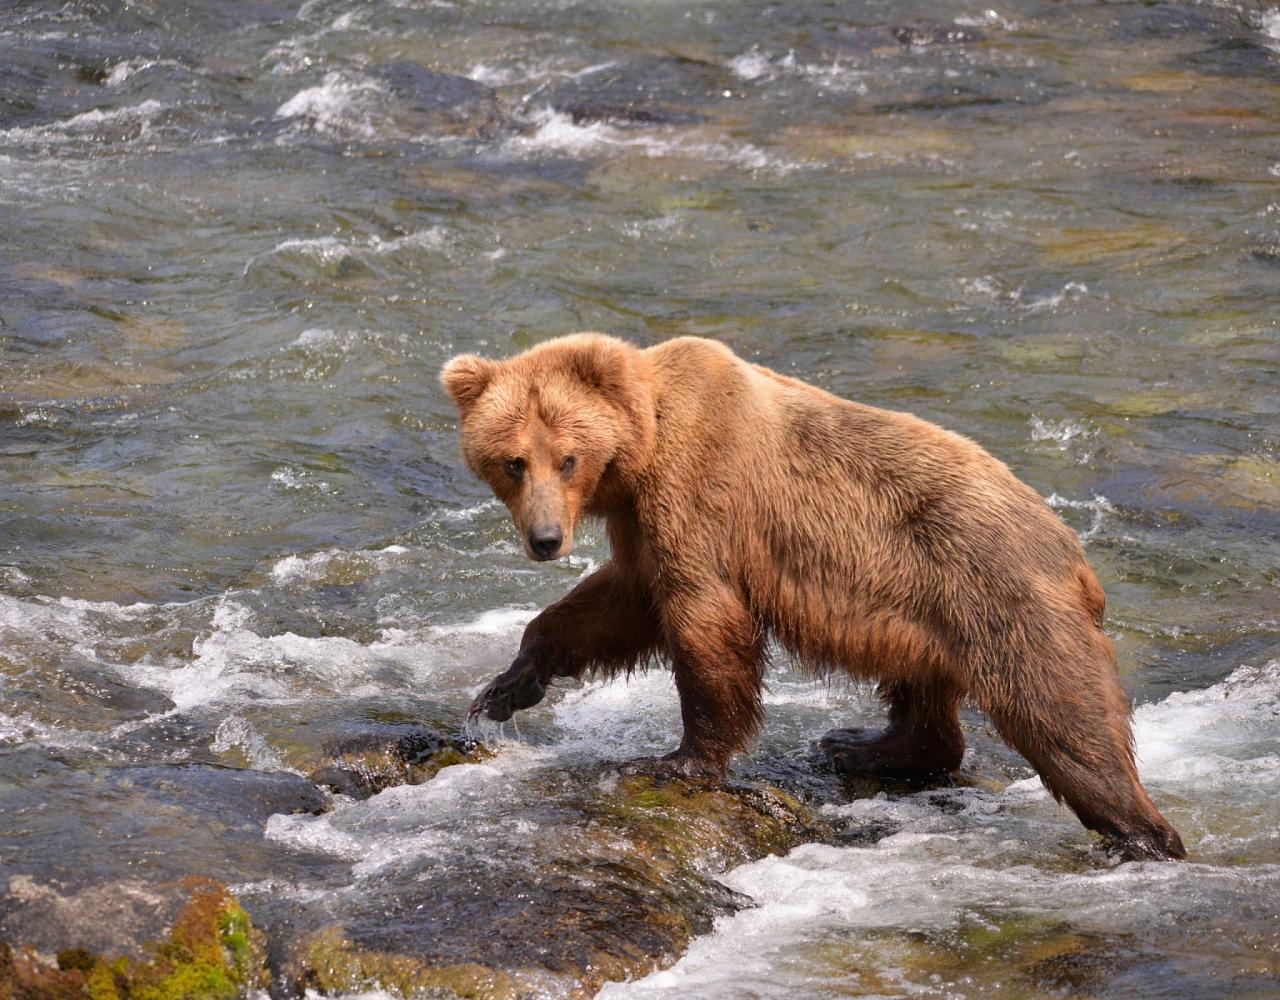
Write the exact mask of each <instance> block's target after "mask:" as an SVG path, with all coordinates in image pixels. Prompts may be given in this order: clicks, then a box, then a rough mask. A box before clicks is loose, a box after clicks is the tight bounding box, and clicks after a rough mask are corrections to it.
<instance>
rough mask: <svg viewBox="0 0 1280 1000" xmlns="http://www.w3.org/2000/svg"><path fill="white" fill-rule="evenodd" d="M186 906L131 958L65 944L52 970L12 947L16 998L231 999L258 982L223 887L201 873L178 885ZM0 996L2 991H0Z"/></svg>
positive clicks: (258, 951) (253, 946)
mask: <svg viewBox="0 0 1280 1000" xmlns="http://www.w3.org/2000/svg"><path fill="white" fill-rule="evenodd" d="M179 887H180V888H181V889H182V890H183V891H185V892H187V893H188V894H189V895H188V899H187V902H186V904H185V905H184V906H183V907H182V909H181V910H180V911H179V913H178V916H177V918H176V919H175V920H174V924H173V929H172V931H171V932H170V934H169V937H168V938H167V939H165V940H163V941H156V942H152V943H150V944H149V945H147V946H146V948H145V951H146V957H145V958H142V959H138V960H130V959H128V958H123V957H120V958H110V957H104V956H100V955H94V954H93V953H91V952H89V951H86V950H85V949H83V948H69V949H66V950H64V951H61V952H59V953H58V968H57V969H56V970H53V969H49V968H47V967H45V966H43V965H42V964H41V963H40V962H39V961H38V960H36V959H35V957H34V956H32V955H30V954H26V953H20V954H19V955H18V956H17V958H16V959H15V960H14V961H13V963H12V968H13V972H12V973H11V978H12V979H13V980H14V981H15V982H16V983H17V984H18V989H17V990H16V991H15V995H18V996H28V995H30V996H42V997H43V996H48V997H56V996H79V997H84V996H86V995H87V996H88V997H89V998H90V1000H231V998H233V997H236V996H239V995H240V994H241V993H243V992H247V991H248V990H249V989H250V988H252V987H258V986H264V985H265V984H266V967H265V963H264V959H263V952H262V947H261V944H260V941H259V935H258V932H257V931H255V930H254V929H253V925H252V924H251V923H250V921H249V915H248V914H247V913H245V911H244V910H243V909H242V908H241V907H240V904H239V903H237V902H236V901H235V899H234V898H233V897H232V896H231V894H230V893H229V892H227V890H226V888H225V887H224V886H222V885H219V884H218V883H216V882H212V881H210V880H208V879H200V878H190V879H184V880H183V882H181V883H179ZM0 996H3V994H0Z"/></svg>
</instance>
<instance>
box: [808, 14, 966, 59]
mask: <svg viewBox="0 0 1280 1000" xmlns="http://www.w3.org/2000/svg"><path fill="white" fill-rule="evenodd" d="M983 38H984V36H983V34H982V32H980V31H977V30H975V29H973V28H968V27H962V26H961V25H958V24H942V23H940V22H938V21H912V22H908V23H906V24H878V25H874V26H872V27H852V26H842V27H839V28H837V29H836V32H835V34H834V36H832V38H831V39H830V41H832V42H833V43H834V45H835V47H836V48H839V49H846V50H851V51H854V52H871V51H874V50H876V49H884V48H889V47H899V46H901V47H903V48H923V47H924V46H928V45H960V44H963V43H966V42H980V41H982V40H983Z"/></svg>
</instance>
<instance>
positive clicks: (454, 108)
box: [371, 62, 502, 138]
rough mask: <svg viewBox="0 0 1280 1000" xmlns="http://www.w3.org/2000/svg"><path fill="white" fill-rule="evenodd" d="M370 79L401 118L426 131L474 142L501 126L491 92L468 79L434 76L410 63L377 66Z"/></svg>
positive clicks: (431, 71)
mask: <svg viewBox="0 0 1280 1000" xmlns="http://www.w3.org/2000/svg"><path fill="white" fill-rule="evenodd" d="M371 75H372V76H373V77H374V78H375V79H377V80H378V81H379V82H381V83H382V84H383V85H384V86H386V88H387V89H388V90H389V91H390V92H391V94H392V96H393V97H394V98H395V100H396V103H397V105H398V108H397V110H398V111H399V112H400V114H401V115H407V116H409V117H411V118H413V119H415V120H416V122H417V124H418V125H419V126H420V127H424V128H425V129H426V130H428V131H431V132H435V133H441V134H444V135H454V136H465V137H468V138H478V137H483V136H488V135H491V134H492V133H493V132H494V131H495V130H496V129H497V128H498V126H499V125H501V124H502V112H501V110H500V109H499V107H498V98H497V95H496V94H495V93H494V91H493V89H492V88H491V87H487V86H485V85H484V84H483V83H479V82H477V81H475V80H472V79H470V78H468V77H465V76H455V75H454V74H452V73H437V72H435V71H433V70H429V69H425V68H424V67H422V66H419V65H418V64H417V63H413V62H396V63H388V64H387V65H385V66H378V67H375V68H374V69H373V70H372V74H371ZM398 117H399V116H398ZM406 124H408V123H407V122H406Z"/></svg>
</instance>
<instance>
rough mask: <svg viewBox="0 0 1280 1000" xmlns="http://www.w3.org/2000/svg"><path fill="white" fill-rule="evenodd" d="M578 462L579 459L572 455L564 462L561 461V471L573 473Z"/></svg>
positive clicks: (566, 473)
mask: <svg viewBox="0 0 1280 1000" xmlns="http://www.w3.org/2000/svg"><path fill="white" fill-rule="evenodd" d="M577 464H578V460H577V459H576V458H574V457H573V456H572V455H570V456H568V457H567V458H566V459H565V460H564V461H563V462H561V463H560V471H561V472H562V473H563V474H564V475H566V476H567V475H569V473H571V472H572V471H573V470H574V468H575V467H576V466H577Z"/></svg>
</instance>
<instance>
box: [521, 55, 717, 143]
mask: <svg viewBox="0 0 1280 1000" xmlns="http://www.w3.org/2000/svg"><path fill="white" fill-rule="evenodd" d="M733 82H734V78H733V77H732V75H731V74H730V73H729V72H728V71H727V70H726V69H725V68H724V67H723V66H721V65H718V64H706V63H701V62H695V61H691V60H688V59H682V58H679V57H677V56H671V55H657V56H653V57H650V58H643V59H636V60H633V61H631V62H627V63H624V64H622V65H619V66H611V67H609V68H608V69H604V70H601V71H600V72H597V73H592V74H589V75H587V76H583V77H580V78H577V79H571V80H564V81H560V82H558V83H556V84H554V85H552V86H550V87H549V88H547V90H546V91H545V93H540V94H539V95H538V97H539V98H545V99H546V100H547V101H549V102H550V104H551V107H552V108H554V109H556V110H557V111H559V112H561V113H562V114H566V115H569V116H570V117H571V118H572V119H573V120H574V122H576V123H578V124H590V123H595V122H606V123H608V124H611V125H622V126H645V125H688V124H697V123H700V122H705V121H707V120H709V118H710V117H711V116H710V115H709V114H708V109H709V108H712V107H714V105H715V104H717V103H718V102H719V101H720V100H722V98H721V94H722V93H723V91H724V90H725V88H727V87H730V86H732V85H733Z"/></svg>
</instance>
